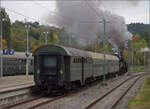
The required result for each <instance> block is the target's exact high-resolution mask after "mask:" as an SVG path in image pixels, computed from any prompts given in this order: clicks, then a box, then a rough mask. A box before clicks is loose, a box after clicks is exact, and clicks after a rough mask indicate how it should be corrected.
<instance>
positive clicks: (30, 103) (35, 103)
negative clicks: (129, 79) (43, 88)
mask: <svg viewBox="0 0 150 109" xmlns="http://www.w3.org/2000/svg"><path fill="white" fill-rule="evenodd" d="M114 79H115V78H114ZM98 83H99V82H98V81H97V82H95V83H93V84H91V85H89V86H87V87H84V88H81V89H77V90H73V91H70V92H69V93H67V94H64V95H61V96H57V97H55V98H45V97H43V96H39V97H34V98H31V99H27V100H24V101H21V102H18V103H15V104H12V105H8V106H4V107H3V109H10V108H11V109H15V108H17V109H18V107H19V108H21V107H24V108H25V109H33V108H37V107H40V106H42V105H44V104H48V103H52V102H54V101H56V100H58V99H61V98H64V97H67V96H70V95H74V94H77V93H80V92H82V91H84V90H87V89H89V88H91V87H94V86H95V85H97V84H98Z"/></svg>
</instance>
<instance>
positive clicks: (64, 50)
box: [33, 45, 92, 57]
mask: <svg viewBox="0 0 150 109" xmlns="http://www.w3.org/2000/svg"><path fill="white" fill-rule="evenodd" d="M41 53H60V54H61V55H68V56H80V57H92V56H91V54H90V53H88V52H87V51H84V50H79V49H76V48H71V47H64V46H61V45H44V46H41V47H39V48H37V49H36V50H35V52H34V53H33V56H35V55H38V54H41Z"/></svg>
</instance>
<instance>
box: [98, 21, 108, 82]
mask: <svg viewBox="0 0 150 109" xmlns="http://www.w3.org/2000/svg"><path fill="white" fill-rule="evenodd" d="M99 23H103V26H104V36H103V55H104V60H103V61H104V62H103V72H104V73H103V84H104V85H107V83H106V73H107V72H106V50H105V44H106V36H105V33H106V23H110V22H106V20H105V19H103V22H99Z"/></svg>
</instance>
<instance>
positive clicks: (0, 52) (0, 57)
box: [0, 0, 7, 79]
mask: <svg viewBox="0 0 150 109" xmlns="http://www.w3.org/2000/svg"><path fill="white" fill-rule="evenodd" d="M1 11H2V7H1V0H0V13H1ZM4 21H7V19H6V18H2V16H0V40H1V42H0V43H1V44H0V45H1V48H0V62H1V63H0V64H1V65H0V79H2V78H3V22H4Z"/></svg>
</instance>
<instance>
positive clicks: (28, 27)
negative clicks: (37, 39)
mask: <svg viewBox="0 0 150 109" xmlns="http://www.w3.org/2000/svg"><path fill="white" fill-rule="evenodd" d="M25 28H26V32H27V51H26V56H27V61H26V75H27V76H28V75H29V56H30V51H29V29H30V28H31V26H30V25H25Z"/></svg>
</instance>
